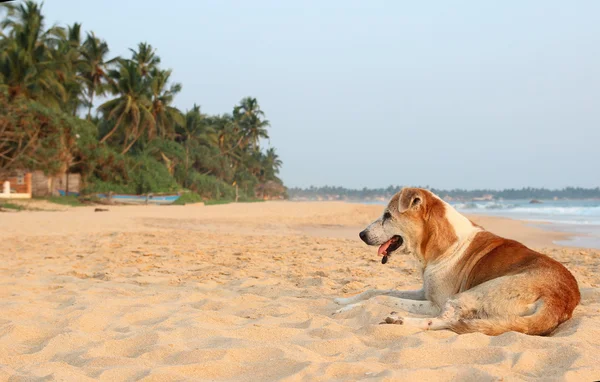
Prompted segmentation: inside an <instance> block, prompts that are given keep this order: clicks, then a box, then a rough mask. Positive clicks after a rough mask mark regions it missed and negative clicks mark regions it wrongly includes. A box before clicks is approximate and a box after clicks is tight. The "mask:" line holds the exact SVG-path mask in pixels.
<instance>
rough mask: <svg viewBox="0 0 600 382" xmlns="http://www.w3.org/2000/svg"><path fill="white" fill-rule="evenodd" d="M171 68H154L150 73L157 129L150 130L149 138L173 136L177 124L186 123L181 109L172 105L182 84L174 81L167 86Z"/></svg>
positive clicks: (152, 109)
mask: <svg viewBox="0 0 600 382" xmlns="http://www.w3.org/2000/svg"><path fill="white" fill-rule="evenodd" d="M170 77H171V70H160V69H157V68H154V69H152V71H151V73H150V91H151V92H152V106H151V109H150V110H151V113H152V116H153V117H154V120H155V121H156V124H155V129H152V130H149V131H148V139H152V138H154V136H156V135H159V136H161V137H163V138H164V137H166V136H173V135H174V134H175V124H180V125H181V124H184V123H185V121H184V117H183V114H181V112H180V111H179V109H177V108H175V107H173V106H171V104H172V103H173V99H174V98H175V95H177V93H179V92H180V91H181V84H179V83H174V84H171V86H170V87H168V88H167V86H168V83H169V79H170Z"/></svg>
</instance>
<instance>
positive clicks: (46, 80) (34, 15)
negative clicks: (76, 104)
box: [0, 1, 67, 106]
mask: <svg viewBox="0 0 600 382" xmlns="http://www.w3.org/2000/svg"><path fill="white" fill-rule="evenodd" d="M0 30H8V34H7V35H6V36H5V38H3V39H2V53H1V54H0V73H1V74H0V78H1V79H2V83H3V84H4V85H3V88H4V89H5V91H6V92H7V94H8V96H9V100H12V99H14V98H16V97H19V96H24V97H27V98H30V99H34V100H37V101H39V102H41V103H43V104H45V105H51V106H60V105H61V103H63V102H65V101H66V99H67V92H66V91H65V88H64V86H63V84H62V83H61V81H60V78H59V75H58V73H59V71H60V68H61V65H62V63H63V61H62V60H59V59H58V58H57V57H56V54H55V53H56V48H57V46H58V45H59V41H60V40H61V39H64V38H65V36H66V35H65V30H64V29H63V28H60V27H57V26H53V27H51V28H49V29H44V16H43V15H42V13H41V6H40V5H38V4H37V3H35V2H33V1H25V2H23V3H21V4H19V5H18V6H12V7H11V8H8V14H7V17H6V18H5V19H4V20H3V21H2V22H1V23H0Z"/></svg>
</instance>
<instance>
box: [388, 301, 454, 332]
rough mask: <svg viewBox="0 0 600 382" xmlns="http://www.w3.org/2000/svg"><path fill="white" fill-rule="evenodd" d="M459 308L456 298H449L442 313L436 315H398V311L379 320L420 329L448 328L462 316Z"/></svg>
mask: <svg viewBox="0 0 600 382" xmlns="http://www.w3.org/2000/svg"><path fill="white" fill-rule="evenodd" d="M436 308H437V307H436ZM461 308H462V307H461V306H460V302H458V301H456V300H450V301H448V302H446V304H445V305H444V309H443V311H442V313H441V314H440V315H439V316H437V317H432V318H416V317H400V316H398V313H396V312H391V313H390V315H389V316H388V317H386V318H385V320H384V321H383V322H381V324H395V325H407V326H412V327H415V328H419V329H422V330H440V329H449V328H451V327H452V326H453V325H454V324H456V323H457V322H458V321H459V320H460V319H461V318H463V311H462V309H461ZM438 312H439V310H438ZM436 313H437V312H436Z"/></svg>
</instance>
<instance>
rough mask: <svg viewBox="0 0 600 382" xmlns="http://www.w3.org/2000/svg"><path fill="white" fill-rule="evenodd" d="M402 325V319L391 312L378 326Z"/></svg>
mask: <svg viewBox="0 0 600 382" xmlns="http://www.w3.org/2000/svg"><path fill="white" fill-rule="evenodd" d="M403 323H404V318H402V317H398V313H396V312H391V313H390V315H389V316H387V317H386V318H385V320H384V321H383V322H380V324H392V325H402V324H403Z"/></svg>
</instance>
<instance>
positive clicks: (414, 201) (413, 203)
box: [412, 197, 421, 207]
mask: <svg viewBox="0 0 600 382" xmlns="http://www.w3.org/2000/svg"><path fill="white" fill-rule="evenodd" d="M420 203H421V198H418V197H417V198H414V199H413V201H412V207H416V206H418V205H419V204H420Z"/></svg>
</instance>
